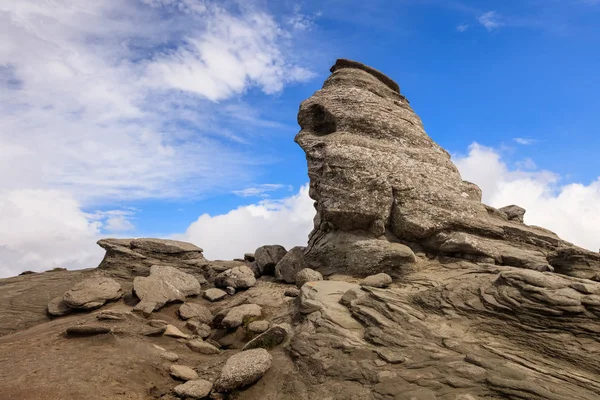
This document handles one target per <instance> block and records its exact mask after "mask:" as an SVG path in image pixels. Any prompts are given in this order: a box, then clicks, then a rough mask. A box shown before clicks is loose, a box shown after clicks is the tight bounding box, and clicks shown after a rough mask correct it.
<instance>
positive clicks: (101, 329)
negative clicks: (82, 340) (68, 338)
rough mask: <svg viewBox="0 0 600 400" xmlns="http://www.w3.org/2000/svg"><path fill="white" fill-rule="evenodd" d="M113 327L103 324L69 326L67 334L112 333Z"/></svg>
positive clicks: (90, 334)
mask: <svg viewBox="0 0 600 400" xmlns="http://www.w3.org/2000/svg"><path fill="white" fill-rule="evenodd" d="M110 331H111V329H110V328H109V327H106V326H101V325H75V326H70V327H68V328H67V331H66V332H67V335H72V336H93V335H102V334H106V333H110Z"/></svg>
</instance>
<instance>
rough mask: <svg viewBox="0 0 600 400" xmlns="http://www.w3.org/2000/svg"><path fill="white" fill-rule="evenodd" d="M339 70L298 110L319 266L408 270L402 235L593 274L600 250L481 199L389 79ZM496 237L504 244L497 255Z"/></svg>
mask: <svg viewBox="0 0 600 400" xmlns="http://www.w3.org/2000/svg"><path fill="white" fill-rule="evenodd" d="M331 71H332V74H331V76H330V77H329V78H328V79H327V80H326V81H325V83H324V85H323V88H322V89H321V90H319V91H317V92H316V93H315V94H314V95H313V96H312V97H310V98H309V99H307V100H305V101H304V102H302V104H301V106H300V111H299V113H298V123H299V124H300V127H301V131H300V132H299V133H298V135H297V136H296V142H297V143H298V144H299V145H300V146H301V147H302V149H303V150H304V151H305V153H306V158H307V162H308V175H309V178H310V191H309V195H310V196H311V198H313V199H314V200H315V201H316V204H315V207H316V209H317V215H316V217H315V219H314V223H315V224H314V230H313V232H311V234H310V237H309V243H308V246H307V248H306V251H305V254H304V255H305V260H306V261H307V263H308V264H309V265H310V266H311V268H314V269H318V270H320V271H322V272H323V273H325V274H330V273H334V272H339V271H344V273H349V274H356V275H368V274H374V273H378V272H386V273H388V274H390V275H392V276H400V275H403V274H405V273H407V272H409V269H410V267H411V265H412V264H413V263H414V261H415V259H414V255H411V252H409V251H408V250H409V249H407V248H398V246H396V245H399V243H397V242H399V241H403V242H405V243H406V242H408V243H415V244H419V245H421V246H423V247H425V248H426V249H427V250H428V251H430V252H435V253H438V254H447V255H453V256H459V257H465V258H468V259H471V260H473V261H478V262H493V263H496V264H500V265H509V266H515V267H523V268H534V269H540V268H541V269H545V270H549V268H548V266H552V265H554V264H560V266H561V269H560V271H558V270H557V272H561V273H563V272H564V273H568V274H570V275H574V276H580V277H587V278H589V277H591V276H592V275H593V274H591V273H590V269H593V270H596V271H598V270H599V269H600V259H599V257H598V255H597V254H595V253H592V252H588V251H585V250H583V249H579V248H576V247H574V246H573V245H571V244H570V243H567V242H564V241H562V240H561V239H560V238H558V237H557V236H556V235H555V234H554V233H552V232H550V231H547V230H545V229H540V228H537V227H533V226H527V225H524V224H523V223H521V222H520V221H519V217H518V215H519V212H513V211H515V210H517V209H515V208H512V209H511V210H509V213H510V215H511V217H510V218H509V217H508V216H507V213H506V212H503V211H498V210H495V211H494V210H493V209H492V208H491V207H486V206H485V205H483V204H482V203H481V190H480V189H479V188H478V187H477V186H476V185H474V184H472V183H470V182H466V181H463V180H462V178H461V176H460V174H459V172H458V169H457V168H456V166H454V164H453V163H452V162H451V160H450V155H449V154H448V152H447V151H445V150H444V149H442V148H441V147H440V146H438V145H437V144H436V143H435V142H433V140H431V138H429V136H427V134H426V133H425V130H424V129H423V124H422V123H421V120H420V119H419V117H418V116H417V115H416V114H415V113H414V111H413V110H412V108H411V107H410V105H409V102H408V101H407V100H406V98H405V97H404V96H403V95H401V94H400V92H399V89H398V85H396V84H392V82H393V81H392V80H391V79H390V78H388V77H385V75H383V74H382V73H380V72H378V71H376V70H374V69H372V68H370V67H367V66H365V65H362V64H360V63H357V62H354V61H350V60H338V62H336V64H335V65H334V66H333V67H332V69H331ZM510 219H512V220H510ZM449 233H451V235H450V237H448V236H447V235H448V234H449ZM456 234H464V236H462V237H459V238H458V239H457V238H456V237H453V235H456ZM457 240H458V241H457ZM479 241H482V243H483V245H482V246H478V245H477V243H478V242H479ZM490 241H491V242H490ZM498 242H502V243H503V246H501V247H500V248H497V249H496V251H495V252H494V254H489V253H490V251H489V248H490V247H494V245H495V244H497V243H498ZM392 244H393V245H392ZM390 245H392V246H390ZM482 247H483V248H484V249H482ZM563 247H568V248H576V249H577V252H578V253H579V254H578V257H576V258H574V259H573V258H571V259H569V258H564V257H556V253H557V251H559V249H560V248H563ZM515 249H516V250H515ZM359 258H360V259H362V260H363V261H364V262H358V259H359ZM532 259H533V260H532ZM553 263H554V264H553ZM531 264H533V267H532V266H531ZM581 264H584V265H585V266H584V267H583V268H581V267H580V265H581ZM590 266H593V267H592V268H590Z"/></svg>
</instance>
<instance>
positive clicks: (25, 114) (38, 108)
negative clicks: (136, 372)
mask: <svg viewBox="0 0 600 400" xmlns="http://www.w3.org/2000/svg"><path fill="white" fill-rule="evenodd" d="M132 21H135V23H132ZM294 47H296V48H297V46H296V43H294V37H293V35H290V33H289V32H286V30H285V29H284V28H283V27H282V26H280V24H279V23H278V22H277V21H276V19H275V18H274V17H273V16H272V15H271V14H269V13H268V12H266V11H263V10H261V9H260V8H259V7H253V6H250V5H249V4H247V3H244V4H242V3H239V2H217V1H203V0H143V1H141V2H140V1H134V0H127V1H120V0H102V1H92V2H90V1H87V0H65V1H60V2H50V1H44V2H41V1H37V0H6V1H2V2H0V104H1V105H2V106H1V107H0V188H1V189H0V199H3V201H4V203H3V206H2V207H0V220H2V221H3V224H4V225H5V226H6V225H7V224H5V223H4V221H7V220H10V221H11V222H12V224H15V225H18V226H20V229H18V230H14V232H12V234H11V235H9V234H8V233H6V232H5V233H4V234H3V235H2V236H0V248H1V249H2V252H1V253H0V265H1V267H0V268H1V270H0V274H2V275H6V274H7V272H6V271H11V273H12V272H16V271H19V270H21V269H40V268H44V267H45V266H54V265H59V264H60V266H72V267H75V266H78V267H83V266H94V265H93V264H92V265H88V263H87V262H86V260H88V259H89V257H92V258H94V257H96V255H97V252H98V250H97V249H96V245H95V243H94V242H95V240H96V238H97V237H96V235H97V234H99V233H103V232H110V231H112V232H127V231H130V230H132V229H133V228H134V226H133V223H132V219H131V217H132V216H131V215H129V214H127V213H126V212H124V210H115V211H114V212H113V214H112V215H109V214H104V215H101V216H99V214H98V213H91V214H88V213H85V212H84V211H83V210H85V209H90V208H92V207H93V208H94V209H96V208H99V209H102V210H103V211H102V212H106V210H107V209H108V210H110V209H113V208H115V207H114V204H116V203H119V204H120V203H122V202H124V201H129V200H138V199H162V198H194V197H198V196H201V195H205V194H207V193H211V194H212V193H215V192H218V191H220V192H230V191H231V190H232V189H234V188H236V187H243V186H244V185H246V184H248V182H251V181H252V177H253V171H254V170H255V169H254V168H251V167H252V166H255V165H257V164H264V162H265V158H266V157H268V156H265V155H261V158H260V159H259V158H258V157H257V156H256V153H252V152H250V151H247V150H245V149H244V148H241V147H240V146H239V143H240V142H244V138H243V137H240V134H239V133H232V132H237V131H244V130H245V131H247V130H248V129H251V127H252V126H264V122H263V121H261V120H260V116H258V117H256V116H254V117H253V118H251V119H248V118H246V116H247V115H250V114H251V113H250V112H246V113H244V114H240V113H236V112H231V111H230V108H228V107H227V106H228V104H227V103H228V101H231V102H233V103H234V104H238V105H239V104H243V103H244V102H243V100H240V97H241V96H243V95H244V94H245V93H246V92H247V91H248V90H250V89H252V88H257V89H259V90H261V91H262V92H264V93H268V94H272V93H277V92H278V91H281V90H282V89H283V88H284V87H285V85H286V84H289V83H291V82H297V81H303V80H306V79H310V78H311V77H312V73H311V72H310V71H309V70H307V69H305V68H304V67H303V66H302V65H298V64H296V63H295V62H293V61H291V58H290V57H291V55H292V54H293V53H295V54H297V51H296V50H294ZM217 102H218V104H217ZM246 109H251V107H250V106H246ZM240 127H241V128H240ZM238 128H240V129H238ZM215 171H218V173H215ZM25 193H35V196H37V197H35V196H34V197H35V198H46V199H47V201H41V200H40V201H27V196H28V195H26V194H25ZM32 196H33V195H32ZM15 204H16V205H15ZM55 204H62V206H63V210H64V212H63V213H62V214H61V215H62V217H61V218H54V217H52V214H53V209H52V208H51V207H52V206H53V205H55ZM9 205H10V207H9ZM9 213H13V214H9ZM34 216H35V217H34ZM38 226H40V227H44V226H45V227H46V228H44V229H42V230H40V231H38V230H37V229H36V227H38ZM84 241H85V243H88V245H83V243H84ZM68 243H71V246H68ZM28 254H29V256H27V255H28ZM26 256H27V257H26ZM76 258H78V259H80V260H82V261H81V262H80V263H79V264H77V263H76V262H75V259H76ZM36 260H37V261H39V262H40V264H38V265H35V261H36Z"/></svg>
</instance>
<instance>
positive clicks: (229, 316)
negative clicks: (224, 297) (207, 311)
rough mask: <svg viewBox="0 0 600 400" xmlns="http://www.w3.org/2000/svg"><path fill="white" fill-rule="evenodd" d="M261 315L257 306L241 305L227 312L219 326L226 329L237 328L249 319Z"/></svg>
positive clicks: (259, 307)
mask: <svg viewBox="0 0 600 400" xmlns="http://www.w3.org/2000/svg"><path fill="white" fill-rule="evenodd" d="M261 315H262V307H261V306H259V305H258V304H242V305H240V306H236V307H233V308H232V309H231V310H229V311H227V313H226V314H225V317H224V318H223V319H222V320H221V325H223V326H224V327H226V328H237V327H238V326H240V325H242V324H243V323H244V322H246V321H248V320H249V319H251V318H257V317H260V316H261Z"/></svg>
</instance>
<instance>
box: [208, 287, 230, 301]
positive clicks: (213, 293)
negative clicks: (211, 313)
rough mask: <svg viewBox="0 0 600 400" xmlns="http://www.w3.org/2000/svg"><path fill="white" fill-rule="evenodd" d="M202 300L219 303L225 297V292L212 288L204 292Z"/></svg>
mask: <svg viewBox="0 0 600 400" xmlns="http://www.w3.org/2000/svg"><path fill="white" fill-rule="evenodd" d="M203 296H204V298H205V299H206V300H208V301H219V300H221V299H223V298H224V297H225V296H227V292H225V291H224V290H221V289H217V288H212V289H207V290H206V291H204V295H203Z"/></svg>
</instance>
